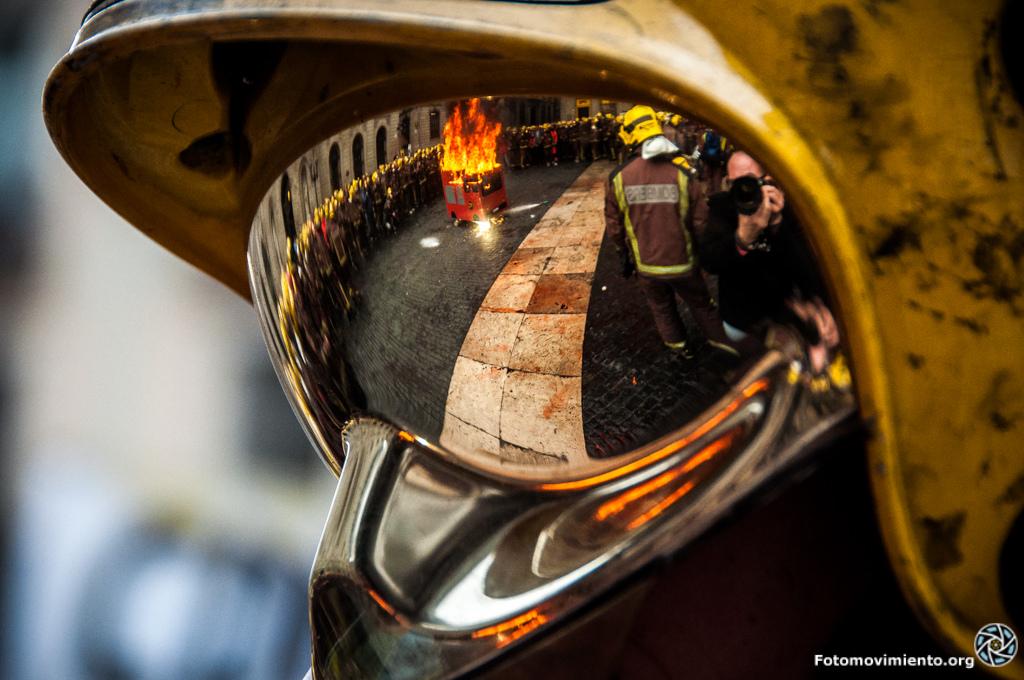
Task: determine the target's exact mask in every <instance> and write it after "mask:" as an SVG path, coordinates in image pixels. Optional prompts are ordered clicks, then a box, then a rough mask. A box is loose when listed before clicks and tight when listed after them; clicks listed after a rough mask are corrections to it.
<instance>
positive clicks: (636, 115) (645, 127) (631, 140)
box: [619, 104, 662, 146]
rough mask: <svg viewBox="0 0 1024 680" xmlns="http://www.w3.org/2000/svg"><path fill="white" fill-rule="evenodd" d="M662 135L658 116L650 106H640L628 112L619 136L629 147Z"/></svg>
mask: <svg viewBox="0 0 1024 680" xmlns="http://www.w3.org/2000/svg"><path fill="white" fill-rule="evenodd" d="M661 133H662V131H661V124H660V123H659V122H658V116H657V114H656V113H655V112H654V109H652V108H651V107H650V106H644V105H643V104H639V105H637V106H634V107H633V108H631V109H630V110H629V111H627V112H626V115H625V117H624V118H623V119H622V130H621V131H620V133H619V136H620V137H621V138H622V140H623V141H625V142H626V144H628V145H631V146H632V145H634V144H641V143H643V142H644V141H646V140H648V139H650V138H651V137H657V136H658V135H660V134H661Z"/></svg>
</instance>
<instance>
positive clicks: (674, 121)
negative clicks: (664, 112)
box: [668, 113, 683, 127]
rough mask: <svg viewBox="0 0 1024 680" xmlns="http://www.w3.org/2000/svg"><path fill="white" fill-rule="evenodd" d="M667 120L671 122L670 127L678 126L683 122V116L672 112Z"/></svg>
mask: <svg viewBox="0 0 1024 680" xmlns="http://www.w3.org/2000/svg"><path fill="white" fill-rule="evenodd" d="M668 122H669V123H671V124H672V127H678V126H679V124H680V123H682V122H683V117H682V116H680V115H679V114H678V113H673V114H672V117H671V118H669V119H668Z"/></svg>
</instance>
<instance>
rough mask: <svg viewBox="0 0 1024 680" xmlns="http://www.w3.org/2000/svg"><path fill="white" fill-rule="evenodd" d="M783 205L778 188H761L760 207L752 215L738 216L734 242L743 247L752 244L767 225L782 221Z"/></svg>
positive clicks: (769, 185)
mask: <svg viewBox="0 0 1024 680" xmlns="http://www.w3.org/2000/svg"><path fill="white" fill-rule="evenodd" d="M785 205H786V197H785V195H784V194H783V193H782V191H781V190H780V189H779V188H778V187H776V186H773V185H771V184H766V185H764V186H763V187H761V205H759V206H758V208H757V211H756V212H754V213H753V214H752V215H742V214H741V215H740V216H739V225H738V226H737V228H736V240H737V241H738V242H739V243H740V245H742V246H745V247H747V246H750V245H751V244H753V243H754V241H756V240H757V239H758V237H759V236H760V235H761V232H762V231H764V230H765V229H767V228H768V225H769V224H777V223H778V222H779V220H781V219H782V209H783V208H784V207H785Z"/></svg>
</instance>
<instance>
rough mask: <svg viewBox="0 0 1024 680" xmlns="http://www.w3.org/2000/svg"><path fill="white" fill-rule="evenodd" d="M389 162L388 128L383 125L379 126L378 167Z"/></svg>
mask: <svg viewBox="0 0 1024 680" xmlns="http://www.w3.org/2000/svg"><path fill="white" fill-rule="evenodd" d="M387 162H388V130H387V128H385V127H384V126H383V125H381V126H380V127H379V128H377V167H380V166H382V165H384V164H385V163H387Z"/></svg>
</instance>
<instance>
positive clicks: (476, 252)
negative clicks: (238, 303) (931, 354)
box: [248, 95, 855, 679]
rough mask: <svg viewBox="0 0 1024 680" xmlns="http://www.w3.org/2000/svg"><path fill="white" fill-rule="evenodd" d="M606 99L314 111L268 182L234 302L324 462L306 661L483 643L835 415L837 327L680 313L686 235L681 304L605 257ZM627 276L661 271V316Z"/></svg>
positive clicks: (484, 654) (810, 442) (588, 584)
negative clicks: (326, 479) (245, 309)
mask: <svg viewBox="0 0 1024 680" xmlns="http://www.w3.org/2000/svg"><path fill="white" fill-rule="evenodd" d="M581 102H588V104H587V107H586V110H582V105H581ZM589 102H593V103H592V104H590V103H589ZM628 106H629V105H628V104H618V103H615V102H604V101H603V100H599V99H594V100H590V99H583V98H582V97H578V96H575V95H574V96H572V97H562V98H558V97H532V98H510V97H509V98H503V97H488V98H484V99H481V100H477V101H475V102H430V103H426V104H424V105H422V106H418V107H412V108H409V109H403V110H400V111H395V112H393V113H391V114H387V115H383V116H379V117H375V118H372V119H367V120H366V121H365V122H364V123H362V124H361V125H359V126H357V127H354V128H347V129H345V130H341V131H339V132H338V133H336V134H334V135H332V136H331V137H330V138H328V139H325V140H324V141H323V142H321V143H320V144H318V145H316V146H315V147H314V148H312V149H310V150H309V151H308V152H307V153H305V154H303V155H302V156H301V157H300V158H298V159H296V161H295V162H294V163H292V164H291V165H290V166H289V167H288V169H287V171H286V172H285V173H284V174H283V175H282V176H281V177H280V178H279V179H278V180H277V181H276V182H275V184H274V185H273V186H272V187H271V188H270V189H269V190H268V191H267V193H266V195H265V197H264V199H263V201H262V203H261V204H260V207H259V211H258V213H257V215H256V217H255V219H254V221H253V225H252V230H251V237H250V242H249V256H248V257H249V274H250V283H251V287H252V295H253V299H254V302H255V305H256V309H257V310H258V314H259V318H260V322H261V324H262V328H263V332H264V335H265V338H266V342H267V345H268V347H269V350H270V356H271V358H272V360H273V363H274V366H275V368H276V370H277V372H278V375H279V377H280V379H281V382H282V385H283V386H284V388H285V391H286V392H287V394H288V397H289V399H290V400H291V403H292V405H293V407H294V409H295V412H296V414H297V415H298V417H299V419H300V420H301V421H302V424H303V426H304V427H305V429H306V431H307V433H308V434H309V437H310V439H311V441H312V442H313V443H314V446H315V448H316V449H317V451H318V452H319V454H320V456H321V457H322V459H323V460H324V461H325V463H326V464H327V466H328V467H329V468H330V469H331V470H332V471H333V472H334V473H335V474H337V475H338V476H339V481H338V487H337V492H336V494H335V497H334V501H333V504H332V506H331V510H330V514H329V516H328V519H327V523H326V526H325V528H324V533H323V537H322V539H321V543H320V547H319V550H318V553H317V556H316V561H315V564H314V566H313V570H312V575H311V584H310V607H311V610H310V620H311V624H312V628H313V631H312V633H313V677H315V678H320V679H327V678H343V677H344V678H353V677H393V678H430V677H450V676H456V675H460V674H463V673H467V672H470V671H473V670H474V669H478V668H480V667H482V666H483V665H485V664H487V663H489V662H493V661H494V659H495V658H496V657H498V656H499V655H500V654H502V653H504V652H505V651H507V650H511V649H514V648H516V647H517V646H519V645H520V644H521V643H523V642H524V641H527V640H530V639H532V638H534V637H537V636H540V635H543V634H544V633H546V632H548V631H549V630H552V629H554V628H556V627H558V626H560V625H561V624H563V623H565V622H567V621H570V620H571V619H572V618H573V617H574V615H577V614H579V613H581V612H584V611H585V610H586V608H587V607H588V605H590V604H591V603H593V602H595V601H597V600H598V599H599V598H601V597H602V596H604V595H607V594H608V593H611V592H614V591H615V589H616V588H617V587H618V586H620V585H621V584H623V583H625V582H626V581H628V579H629V578H630V577H631V576H632V575H634V574H636V573H637V572H638V571H639V570H641V569H642V568H643V567H645V566H646V565H649V564H651V563H652V562H654V561H656V560H658V559H659V558H664V557H666V556H670V555H672V554H674V553H676V552H677V551H679V550H680V549H681V548H683V547H685V546H686V545H687V544H688V543H689V542H690V541H692V540H693V539H694V538H695V537H697V536H699V535H700V534H701V533H702V532H703V531H705V530H706V529H707V528H708V527H709V526H711V525H712V524H713V523H714V522H715V521H716V520H718V519H720V518H722V517H723V516H724V515H726V514H727V513H728V512H729V511H730V510H731V509H732V508H733V507H734V506H735V505H736V503H737V502H738V501H739V500H740V499H742V498H744V497H746V496H748V495H750V494H752V493H753V492H755V491H756V490H757V489H759V488H761V487H762V486H763V485H764V484H765V482H767V481H768V480H769V479H771V478H773V477H774V476H776V475H777V473H779V472H780V471H782V470H783V469H786V468H792V467H793V466H794V464H795V463H797V462H798V461H800V460H801V459H803V458H804V457H806V455H807V454H808V453H809V452H810V451H811V450H812V449H813V448H815V445H820V444H821V443H822V442H823V441H826V440H827V439H828V437H830V436H831V435H833V434H834V433H835V432H836V431H837V429H838V428H839V427H841V426H843V425H844V424H848V423H849V422H850V420H851V418H850V416H851V415H852V414H853V413H854V411H855V405H854V403H853V398H852V392H851V389H850V376H849V373H848V372H847V371H846V368H845V363H844V360H843V358H842V352H841V350H840V349H839V348H836V347H832V348H830V349H829V350H828V352H827V353H826V354H827V356H826V357H825V359H824V361H823V362H822V359H821V357H817V358H815V357H814V356H813V355H809V353H808V341H807V340H806V339H805V337H804V335H802V334H801V332H800V329H799V328H797V329H796V330H794V328H792V327H787V325H786V323H784V322H783V321H778V320H770V319H767V318H766V320H765V321H764V323H758V324H755V327H756V329H757V330H756V331H755V330H752V329H750V328H748V329H747V331H746V332H741V331H740V329H736V328H729V329H727V330H729V334H727V335H725V336H723V338H724V340H722V341H716V340H715V338H709V337H706V336H707V335H708V334H707V333H703V332H702V327H701V323H700V319H699V318H698V317H699V316H700V315H701V314H710V315H711V316H712V318H715V319H717V318H718V317H717V314H718V311H717V308H716V307H715V304H714V303H713V302H711V300H713V299H714V297H715V295H716V290H717V286H718V281H717V279H716V277H713V276H706V275H705V274H703V273H701V271H700V267H699V264H698V262H697V259H698V258H696V257H694V258H693V265H692V267H690V268H688V270H687V271H686V272H684V274H685V276H686V277H689V278H687V281H689V283H688V284H687V285H691V286H694V287H696V289H697V290H698V291H704V292H703V293H701V295H704V296H705V298H706V300H705V301H707V302H708V304H707V306H706V307H700V308H699V309H698V305H697V303H695V302H693V300H695V299H696V298H694V297H692V294H691V293H685V294H683V293H678V292H674V289H672V288H671V286H670V287H669V288H668V289H665V288H664V285H669V284H666V283H665V280H666V279H665V277H661V279H659V278H658V277H657V276H652V275H648V274H644V273H643V272H641V274H640V276H637V275H636V274H632V275H629V276H624V274H628V273H629V272H628V271H625V270H624V269H623V259H622V254H621V252H620V251H619V249H617V248H616V243H615V242H613V241H614V239H612V238H610V237H609V233H610V232H609V231H608V229H607V214H608V212H607V211H608V210H609V208H608V206H609V205H610V203H609V198H608V195H607V193H608V192H609V191H615V189H614V184H613V183H609V178H610V177H611V176H612V173H613V171H614V170H615V169H616V167H617V166H619V165H620V163H621V161H622V159H623V158H624V157H626V156H627V155H628V153H629V149H628V147H625V146H624V144H625V140H623V138H622V137H621V136H620V135H619V134H618V132H619V123H618V121H617V119H616V116H617V115H618V114H619V113H621V112H622V111H624V110H625V109H626V108H628ZM591 107H592V108H591ZM602 107H603V108H604V109H605V110H604V111H602V110H601V109H602ZM682 113H684V115H685V112H682ZM478 115H479V116H482V119H480V120H477V119H475V118H474V116H478ZM531 121H532V122H531ZM544 123H547V125H545V124H544ZM488 125H491V126H495V127H494V128H489V127H488ZM692 126H693V127H692V129H688V128H685V127H681V128H680V129H679V138H678V144H679V145H681V146H682V145H686V144H689V143H691V142H692V143H693V144H696V145H697V146H695V147H694V148H691V149H684V151H686V152H689V153H688V161H689V164H690V165H688V166H687V168H688V170H687V172H689V173H690V174H689V175H688V176H689V178H690V181H693V182H697V181H703V182H707V183H708V185H709V186H712V185H713V184H714V182H718V186H714V188H715V189H720V188H721V179H722V177H723V175H722V174H718V175H716V176H713V179H712V178H708V177H707V176H705V175H701V173H702V172H706V171H707V168H704V167H703V166H702V165H701V164H702V161H701V160H700V154H699V153H692V152H693V151H697V150H698V147H699V141H698V140H699V139H700V136H701V135H703V134H704V133H705V132H706V131H707V126H706V125H704V124H703V123H697V122H696V121H694V122H693V123H692ZM491 132H493V133H494V136H493V139H491V140H490V141H489V142H487V143H488V144H490V148H492V151H493V158H492V162H491V164H490V165H487V164H486V163H484V164H483V165H480V166H467V165H465V163H470V164H471V163H472V161H473V158H472V153H471V151H472V148H471V147H472V144H471V143H470V142H472V138H473V135H476V134H480V135H484V136H486V135H488V134H491ZM691 134H692V139H688V138H687V135H691ZM453 135H462V136H463V138H464V139H463V142H465V143H464V144H463V146H461V147H457V148H456V147H453V144H452V141H451V139H452V136H453ZM662 139H664V136H663V137H662ZM466 140H469V141H466ZM467 145H468V146H467ZM467 148H468V149H469V151H466V149H467ZM453 149H454V150H453ZM637 151H639V150H637ZM456 153H464V154H466V158H463V159H462V160H463V161H464V164H463V166H462V167H461V169H460V170H459V169H456V170H454V171H453V166H452V161H453V160H454V154H456ZM467 159H468V160H467ZM453 172H455V173H456V174H452V173H453ZM684 181H685V180H684ZM680 186H683V185H680ZM670 188H672V187H670ZM683 191H684V192H685V191H686V189H685V187H684V189H683ZM668 193H670V192H669V191H668V190H667V189H666V190H664V191H661V193H658V192H646V193H644V195H645V196H647V197H648V199H649V200H651V201H654V200H656V199H657V200H661V198H659V197H661V195H662V194H665V196H667V195H668ZM672 196H673V197H674V200H676V201H677V202H679V201H680V194H679V191H678V190H677V191H676V193H673V194H672ZM652 197H653V198H652ZM706 197H707V192H706V193H705V194H702V195H701V197H700V198H699V200H706ZM662 198H663V197H662ZM684 198H685V196H684ZM645 200H646V199H645ZM611 205H612V209H614V208H615V204H614V203H613V204H611ZM691 207H693V206H691ZM624 238H627V239H628V238H639V239H642V238H643V235H642V234H641V235H640V236H639V237H637V236H636V235H635V233H634V231H633V228H632V226H630V228H629V234H628V235H627V236H626V237H624ZM692 238H694V239H696V235H692ZM625 243H626V244H627V245H629V241H628V240H627V241H625ZM694 248H696V246H694ZM753 250H755V251H756V247H754V248H753ZM808 254H810V251H808ZM644 256H645V255H644V254H643V253H640V254H639V257H641V258H643V257H644ZM755 256H756V255H755ZM634 259H635V258H634ZM811 261H812V260H811ZM634 265H635V262H634ZM669 278H671V277H669ZM675 278H679V277H678V276H676V277H675ZM650 280H655V281H656V282H657V285H660V286H662V288H659V289H658V290H662V291H664V290H669V292H668V293H667V295H668V296H669V298H668V299H669V300H670V301H671V303H672V305H674V307H675V312H676V314H677V317H678V321H679V323H680V324H681V326H680V327H681V328H682V337H681V338H675V337H668V336H667V335H666V331H665V328H666V322H664V320H663V319H662V320H661V321H659V320H658V317H657V314H658V313H659V312H658V309H657V308H656V305H655V303H654V302H652V300H655V301H656V298H657V294H656V293H652V292H650V290H649V288H647V287H645V286H651V285H654V284H651V283H650ZM672 285H674V284H672ZM688 296H689V297H688ZM688 301H689V302H688ZM660 309H661V310H662V311H664V305H662V307H661V308H660ZM767 316H768V314H767V311H766V317H767ZM718 324H719V327H720V329H719V330H721V321H720V320H718ZM669 325H670V324H669ZM797 325H799V324H797ZM716 337H718V336H716Z"/></svg>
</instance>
